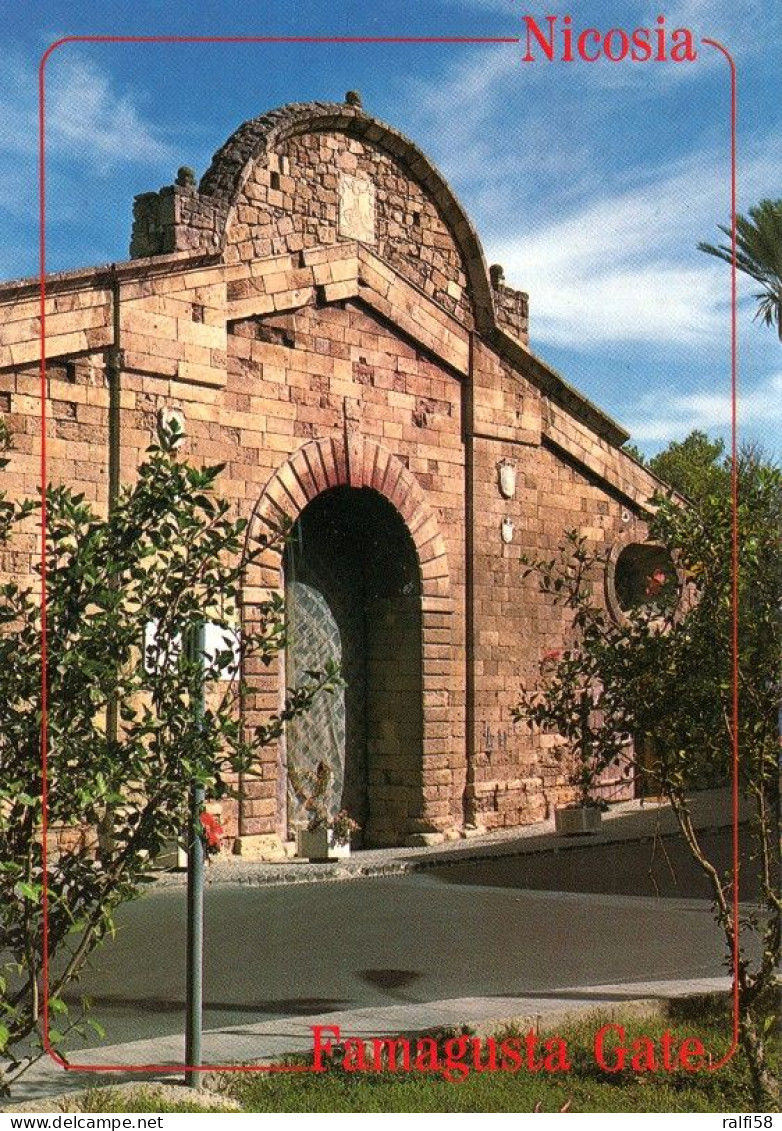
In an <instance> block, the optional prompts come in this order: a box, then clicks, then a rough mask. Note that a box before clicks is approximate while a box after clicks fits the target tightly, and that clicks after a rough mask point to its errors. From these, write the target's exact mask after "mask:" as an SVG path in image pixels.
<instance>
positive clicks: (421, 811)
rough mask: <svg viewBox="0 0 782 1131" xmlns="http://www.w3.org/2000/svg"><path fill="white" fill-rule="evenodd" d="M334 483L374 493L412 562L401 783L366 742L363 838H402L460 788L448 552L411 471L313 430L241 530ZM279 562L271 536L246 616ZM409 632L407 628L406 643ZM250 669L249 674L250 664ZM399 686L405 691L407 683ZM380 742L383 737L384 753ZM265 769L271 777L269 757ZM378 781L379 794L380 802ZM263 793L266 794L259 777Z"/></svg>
mask: <svg viewBox="0 0 782 1131" xmlns="http://www.w3.org/2000/svg"><path fill="white" fill-rule="evenodd" d="M337 488H343V489H351V490H353V491H357V492H359V493H360V494H361V495H362V496H365V497H366V498H371V497H379V498H378V499H376V502H375V504H373V505H371V506H370V509H371V510H374V514H375V519H376V520H379V516H380V515H381V513H382V515H383V521H382V522H381V523H380V525H381V526H385V527H386V529H388V526H389V521H390V526H392V527H393V526H394V522H395V523H396V524H397V526H396V531H395V533H394V534H393V537H392V538H391V543H392V544H396V545H397V546H399V545H401V544H403V543H404V541H405V539H406V540H407V543H408V545H409V554H410V559H409V560H410V562H414V563H415V570H416V575H417V586H416V590H417V591H416V592H415V593H414V594H411V595H410V596H411V597H412V599H413V602H414V604H415V606H416V615H417V617H418V625H419V627H418V628H417V630H416V632H417V636H416V644H415V647H416V648H417V649H418V655H419V656H420V679H419V683H418V686H419V688H420V691H418V692H417V695H420V704H421V711H420V719H421V722H420V741H419V740H418V739H416V740H415V744H416V747H417V749H416V752H415V759H416V763H417V765H416V767H415V769H414V770H412V769H411V768H410V765H409V764H408V775H407V783H406V784H405V783H401V784H400V783H399V782H398V781H397V782H396V783H395V782H394V780H393V775H391V778H390V780H389V779H385V780H384V781H382V782H381V780H380V777H378V776H377V775H376V776H375V777H372V774H373V773H374V771H375V770H377V768H378V765H379V763H378V761H377V757H380V756H381V755H382V750H381V751H380V752H378V750H377V749H376V750H375V761H374V763H373V761H372V753H371V751H370V756H369V763H368V768H367V773H368V775H369V776H368V778H367V781H366V790H367V796H366V799H365V803H366V805H367V810H368V817H369V825H368V839H369V840H370V841H371V842H372V843H374V844H376V845H381V844H393V843H403V842H405V841H410V840H411V838H413V839H414V838H416V837H418V836H420V835H421V834H432V833H437V832H444V831H446V830H447V829H448V828H450V827H452V826H453V825H454V824H455V823H458V813H459V812H460V809H461V797H458V798H455V797H454V784H453V768H454V767H453V760H452V738H451V733H450V728H449V726H448V725H447V723H448V719H449V711H450V707H451V701H452V695H453V688H454V676H455V673H454V670H453V668H454V663H453V655H452V651H453V649H452V643H451V632H452V627H451V626H452V612H453V603H452V599H451V586H450V574H449V568H448V559H447V556H446V551H445V544H444V541H443V539H442V536H441V535H440V533H439V530H438V524H437V519H436V516H435V514H434V512H433V511H432V509H431V508H430V506H429V504H428V502H427V500H426V497H425V495H424V493H423V491H422V489H421V487H420V485H419V484H418V482H417V481H416V479H415V477H414V476H413V475H412V474H411V473H410V471H409V470H408V469H407V468H406V467H405V465H404V464H403V463H402V461H401V460H400V459H399V458H397V457H396V456H394V455H393V454H392V453H390V452H389V451H387V450H386V449H384V448H383V447H382V446H381V445H380V444H377V443H376V442H374V441H371V440H365V439H363V438H361V437H356V436H352V437H347V438H345V439H343V438H342V437H335V438H329V439H319V440H313V441H310V442H309V443H307V444H305V445H304V446H303V447H302V448H300V449H299V450H298V451H297V452H295V453H294V454H293V455H292V456H291V457H290V458H289V460H288V461H287V462H286V463H285V464H283V466H282V467H281V468H279V469H278V471H277V472H276V473H275V474H274V475H273V476H272V478H271V480H270V481H269V483H268V484H267V486H266V488H265V490H264V492H263V494H262V495H261V498H260V499H259V502H258V505H257V506H256V508H255V511H254V513H253V516H252V519H251V522H250V529H249V536H250V537H251V538H252V537H268V536H269V532H270V531H272V532H273V531H275V530H278V529H279V528H280V527H285V528H290V527H291V526H294V528H295V524H296V523H297V522H299V520H300V518H301V517H302V516H303V515H304V516H305V518H304V521H305V522H306V514H305V512H306V511H307V510H308V509H309V507H310V504H313V503H315V501H316V500H317V499H318V498H319V497H321V496H323V497H324V498H325V497H326V495H328V494H329V493H330V492H333V491H334V490H335V489H337ZM319 505H321V504H319ZM378 508H379V510H378ZM312 513H317V509H316V510H315V511H310V514H312ZM391 516H393V517H391ZM364 565H366V562H365V563H364ZM283 566H284V563H283V554H282V548H281V545H280V544H279V543H277V544H274V545H273V546H271V547H270V548H269V549H268V550H266V551H265V553H264V555H263V556H262V558H261V559H260V561H259V562H258V563H257V564H256V565H255V566H253V567H252V571H251V574H250V575H249V576H248V578H247V585H246V587H245V598H244V616H245V618H246V619H248V620H250V621H251V620H252V618H253V615H254V609H256V608H258V607H259V606H260V605H261V604H262V603H263V601H265V600H266V599H268V597H269V595H270V593H272V592H275V591H276V592H279V591H280V589H281V588H282V586H283V580H282V579H283V575H284V568H283ZM391 596H393V594H392V595H391ZM410 639H411V637H410V636H409V635H408V636H407V638H406V641H407V644H406V646H407V647H408V648H409V647H410V646H411V645H410ZM281 675H282V673H277V675H276V677H275V676H274V673H270V672H259V673H258V675H257V679H255V680H254V681H253V682H254V683H255V687H256V693H255V694H254V696H253V704H254V705H255V706H256V707H257V709H258V710H259V711H263V710H266V711H269V710H275V709H277V707H278V705H279V696H280V686H281V681H280V676H281ZM250 678H251V680H252V679H253V675H252V673H251V674H250ZM414 678H418V677H414ZM283 682H284V681H283ZM405 694H409V689H406V691H405ZM372 709H377V710H380V712H381V713H382V711H383V710H388V700H387V699H386V700H385V707H384V706H383V705H382V704H379V705H378V706H377V708H370V710H372ZM249 721H252V720H251V719H250V720H249ZM380 746H381V747H382V746H383V744H382V743H381V744H380ZM391 746H393V743H391ZM389 749H390V747H389V745H388V744H386V747H385V750H386V754H388V751H389ZM284 759H285V752H284V750H282V751H280V752H279V755H278V758H277V772H276V775H275V777H276V799H277V803H276V812H277V829H278V831H280V832H282V833H284V834H286V835H287V833H288V829H287V816H286V814H287V809H288V798H287V793H288V790H287V772H286V766H285V761H284ZM381 768H382V767H381ZM387 768H388V766H387V765H386V769H387ZM379 772H380V771H378V773H379ZM268 773H269V776H270V777H271V767H269V771H268ZM381 776H382V775H381ZM264 784H265V783H261V785H262V786H264ZM386 787H387V792H386V795H385V802H387V804H384V803H382V798H383V789H384V788H386ZM263 796H264V797H269V796H270V795H269V790H268V786H266V792H265V793H264V794H263ZM251 804H252V802H251ZM267 804H268V803H267ZM269 831H271V829H270V830H269Z"/></svg>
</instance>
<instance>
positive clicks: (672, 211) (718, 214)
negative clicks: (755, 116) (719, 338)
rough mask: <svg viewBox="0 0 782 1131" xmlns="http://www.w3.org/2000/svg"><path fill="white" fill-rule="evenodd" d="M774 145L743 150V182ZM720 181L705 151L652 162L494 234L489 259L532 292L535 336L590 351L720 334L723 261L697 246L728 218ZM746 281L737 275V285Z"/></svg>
mask: <svg viewBox="0 0 782 1131" xmlns="http://www.w3.org/2000/svg"><path fill="white" fill-rule="evenodd" d="M775 168H776V161H775V159H774V153H773V146H771V145H770V144H769V145H768V146H765V147H763V148H762V149H760V151H756V153H755V154H754V156H750V157H748V159H747V161H746V162H745V164H744V166H743V169H742V183H743V185H744V188H745V192H746V193H748V194H749V199H753V194H754V190H755V187H757V190H758V191H759V193H761V194H762V192H763V187H764V186H768V185H770V184H772V183H773V180H774V176H775V174H774V169H775ZM727 208H728V205H727V201H726V191H725V186H724V185H723V184H722V181H721V179H720V177H719V176H716V175H715V163H714V160H713V158H712V157H711V156H706V155H704V154H699V155H696V156H693V157H689V158H687V159H686V160H684V161H682V162H681V163H680V164H679V165H678V166H677V167H674V168H668V167H666V168H663V169H652V170H648V171H647V172H646V180H645V182H644V183H641V184H635V185H631V186H630V187H628V188H626V189H625V190H623V191H618V192H615V193H613V194H603V195H601V196H597V197H594V196H592V195H590V196H589V197H588V198H587V199H585V200H582V201H580V202H579V203H578V204H576V205H575V206H574V207H573V208H572V209H571V210H570V211H569V212H568V213H567V214H565V215H564V216H558V217H555V218H553V219H551V218H549V219H548V222H546V218H543V223H542V224H541V226H539V227H537V229H535V228H532V229H531V230H528V231H525V232H524V233H523V234H522V233H521V232H518V231H517V232H516V233H513V234H510V233H508V232H504V233H502V234H501V235H499V234H498V235H496V236H494V237H493V238H492V240H491V241H490V242H489V244H488V246H487V251H488V252H489V257H490V259H491V260H497V261H498V262H500V263H502V264H503V265H504V267H505V273H506V277H507V278H508V281H509V282H510V283H511V284H512V285H515V286H518V287H520V288H522V289H524V290H527V291H529V293H530V306H531V310H530V317H531V329H532V333H533V337H534V340H535V341H536V342H541V343H544V344H546V343H548V344H554V345H560V346H561V345H565V346H570V347H571V348H574V349H580V350H591V349H597V348H602V347H603V346H605V345H606V344H611V343H621V342H639V341H644V340H648V341H649V342H650V343H652V342H653V343H655V344H656V345H658V346H659V345H662V344H669V345H675V346H688V347H694V346H707V345H708V344H709V342H710V341H713V340H714V338H715V336H716V335H722V333H723V331H724V328H725V325H726V317H727V309H728V305H729V299H730V293H729V276H728V272H727V271H726V269H725V267H724V266H723V265H721V264H718V263H717V262H716V261H715V260H712V259H709V258H708V257H706V256H703V255H701V253H699V252H698V251H697V250H696V244H697V242H698V241H699V240H700V239H704V238H706V239H714V238H716V237H717V236H719V233H718V232H717V231H716V223H717V222H718V221H721V220H723V219H727V217H726V211H727ZM751 291H752V285H751V284H749V285H746V284H745V283H744V281H742V293H747V294H749V293H750V292H751Z"/></svg>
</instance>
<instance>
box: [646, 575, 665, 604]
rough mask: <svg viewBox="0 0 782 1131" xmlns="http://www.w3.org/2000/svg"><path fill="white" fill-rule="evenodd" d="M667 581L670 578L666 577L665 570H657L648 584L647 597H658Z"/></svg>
mask: <svg viewBox="0 0 782 1131" xmlns="http://www.w3.org/2000/svg"><path fill="white" fill-rule="evenodd" d="M667 580H668V578H667V577H666V574H665V570H664V569H656V570H655V571H654V573H653V574H652V576H651V577H650V578H648V580H647V582H646V596H647V597H656V596H657V594H658V593H659V592H660V590H661V589H662V587H663V586H664V585H665V583H666V582H667Z"/></svg>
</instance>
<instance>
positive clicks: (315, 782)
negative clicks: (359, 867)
mask: <svg viewBox="0 0 782 1131" xmlns="http://www.w3.org/2000/svg"><path fill="white" fill-rule="evenodd" d="M331 776H332V772H331V769H330V768H329V767H328V766H327V765H326V764H325V762H318V764H317V766H316V767H315V770H314V772H306V773H303V774H298V773H297V774H293V775H291V781H292V783H293V786H294V789H295V790H296V793H297V795H298V796H300V797H303V798H304V808H305V810H306V812H307V813H308V814H309V817H308V820H307V826H306V828H303V829H298V830H297V833H296V855H297V856H303V857H305V858H306V859H307V860H310V861H312V862H322V861H325V860H339V859H344V858H345V857H347V856H350V839H351V837H352V836H354V835H355V833H357V832H358V831H359V827H360V826H359V824H358V822H357V821H354V820H353V818H352V817H351V816H350V814H349V813H348V812H347V810H346V809H340V811H339V812H338V813H336V814H335V815H334V816H332V815H331V814H330V812H329V804H328V798H327V790H328V785H329V782H330V780H331Z"/></svg>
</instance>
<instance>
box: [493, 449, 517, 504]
mask: <svg viewBox="0 0 782 1131" xmlns="http://www.w3.org/2000/svg"><path fill="white" fill-rule="evenodd" d="M497 471H498V472H499V476H500V494H501V495H502V497H503V499H512V498H513V497H514V495H515V494H516V464H515V463H514V462H513V460H510V459H502V460H500V462H499V463H498V464H497Z"/></svg>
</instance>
